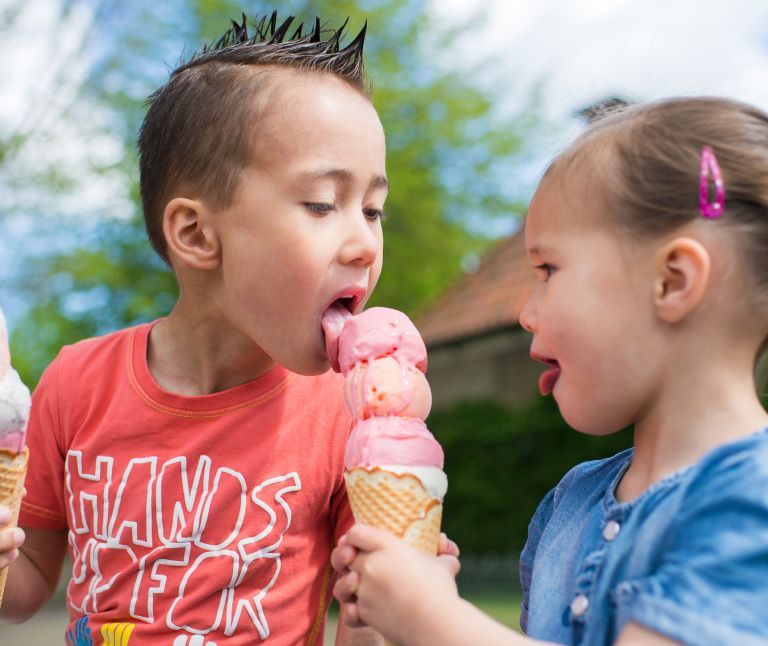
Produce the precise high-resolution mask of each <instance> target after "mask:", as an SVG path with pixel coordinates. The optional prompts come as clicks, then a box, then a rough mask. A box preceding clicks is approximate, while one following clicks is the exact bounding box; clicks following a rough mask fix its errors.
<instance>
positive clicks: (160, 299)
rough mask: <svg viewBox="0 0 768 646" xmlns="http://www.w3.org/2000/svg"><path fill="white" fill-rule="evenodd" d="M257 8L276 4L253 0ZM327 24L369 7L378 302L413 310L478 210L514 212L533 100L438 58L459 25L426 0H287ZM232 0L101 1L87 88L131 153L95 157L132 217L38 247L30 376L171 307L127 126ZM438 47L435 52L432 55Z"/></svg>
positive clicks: (471, 233) (468, 243)
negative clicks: (512, 95)
mask: <svg viewBox="0 0 768 646" xmlns="http://www.w3.org/2000/svg"><path fill="white" fill-rule="evenodd" d="M250 11H251V12H252V13H253V14H254V15H256V14H259V13H269V12H270V11H271V8H270V7H269V6H267V5H266V4H264V3H257V4H256V6H255V7H253V8H251V9H250ZM289 12H290V13H292V14H294V15H297V16H301V17H303V18H304V19H305V20H306V21H307V22H311V21H312V20H314V16H315V15H318V16H321V17H323V18H326V17H328V18H329V25H330V26H335V25H336V24H337V23H338V21H339V18H340V17H344V16H349V18H350V20H349V25H348V27H349V29H348V31H349V33H350V34H354V33H356V32H357V30H358V29H360V28H361V27H362V25H363V24H364V21H365V20H366V19H367V21H368V25H369V33H368V38H367V44H366V51H367V54H366V56H367V58H366V63H367V66H368V72H369V76H370V77H371V80H372V85H373V89H374V103H375V105H376V108H377V109H378V111H379V113H380V115H381V119H382V122H383V124H384V127H385V131H386V132H387V145H388V175H389V179H390V184H391V191H390V197H389V198H388V201H387V205H386V211H387V214H388V219H387V221H386V222H385V263H384V272H383V275H382V278H381V281H380V283H379V287H378V288H377V292H376V294H375V296H374V299H373V301H372V302H375V303H379V304H386V305H389V306H392V307H396V308H399V309H402V310H404V311H406V312H408V313H410V314H412V315H413V314H417V313H418V311H419V310H420V308H422V307H424V305H425V304H427V303H429V302H430V301H431V300H432V299H434V298H435V297H436V296H437V295H438V294H439V293H440V292H441V290H442V289H444V288H445V286H446V285H447V284H449V283H450V282H451V281H452V280H454V279H455V278H456V277H457V276H458V275H459V274H460V273H461V272H462V260H463V259H464V258H465V257H467V255H468V254H472V253H476V252H478V251H480V250H482V249H483V248H484V246H485V245H487V243H488V241H489V237H490V236H489V235H487V234H486V233H485V231H484V230H483V226H482V225H483V223H485V222H488V221H491V220H493V219H494V218H499V217H509V216H510V214H514V213H516V212H517V213H519V212H520V210H521V205H520V203H519V201H517V200H516V193H515V188H517V189H518V190H519V188H520V187H519V186H518V187H515V185H514V183H510V182H509V181H508V180H506V178H507V177H510V176H513V175H514V174H513V173H512V168H514V164H515V162H516V161H517V162H518V163H519V160H520V153H521V150H522V145H523V141H524V138H525V136H526V135H527V132H528V130H529V129H530V128H531V127H532V126H534V125H535V120H534V119H533V118H532V117H531V115H532V114H533V110H532V106H526V109H525V110H522V111H521V112H520V116H519V117H518V118H515V119H510V118H506V119H504V118H501V117H500V116H499V115H498V114H497V113H496V112H497V111H496V110H495V109H494V105H495V103H494V101H495V100H498V96H497V94H496V92H495V91H494V90H493V89H489V86H488V84H486V86H482V85H480V84H479V83H475V82H474V81H473V80H472V79H473V74H472V72H471V71H467V70H460V69H451V68H449V67H448V66H447V63H446V62H445V57H440V56H437V55H436V54H435V53H436V52H445V51H449V49H450V47H451V45H452V43H453V42H454V39H455V38H456V36H457V33H456V32H455V30H454V31H452V30H447V29H445V28H443V27H441V26H440V25H438V24H436V23H435V21H434V20H433V18H432V16H431V14H430V11H429V5H428V3H427V2H425V1H423V0H390V1H388V2H381V1H374V0H368V1H363V0H360V1H359V2H358V3H353V2H348V1H343V0H327V1H325V2H306V1H302V0H294V1H290V2H283V3H281V14H288V13H289ZM239 15H240V5H238V4H236V3H234V2H231V1H228V0H183V1H182V0H174V1H172V2H168V3H164V4H163V7H162V9H159V8H158V5H157V3H151V2H148V1H147V0H138V1H137V2H132V3H119V4H118V3H114V4H113V3H110V4H108V5H107V4H105V5H103V6H100V7H99V12H98V16H97V20H95V21H94V24H93V27H92V29H93V33H92V35H91V39H90V43H91V47H92V50H90V51H92V52H93V51H95V52H96V53H97V54H98V55H94V63H93V64H92V67H91V69H90V73H89V75H88V78H87V82H86V84H85V87H84V89H83V93H84V95H85V96H86V98H87V100H88V101H89V102H90V103H91V104H92V105H98V106H101V107H102V108H104V109H107V110H109V114H111V115H112V119H111V121H110V127H111V131H112V133H113V134H114V136H117V137H119V138H120V140H121V141H122V145H123V146H124V150H125V154H124V155H123V156H122V157H121V158H120V159H119V160H118V161H116V162H113V163H110V164H109V165H105V166H103V167H101V168H98V169H97V170H98V171H99V172H101V173H115V172H117V173H119V174H120V175H121V176H122V177H123V178H125V182H124V185H125V187H126V188H125V191H126V193H127V196H126V197H127V198H128V199H129V200H130V203H131V204H132V205H133V213H132V215H131V216H130V217H128V218H123V219H110V218H108V217H107V218H104V219H101V220H98V221H95V222H92V223H91V224H90V225H89V226H88V227H82V228H81V229H78V232H77V235H78V242H79V243H78V244H77V245H74V246H73V247H68V248H66V249H65V250H64V251H63V252H56V253H51V254H46V255H44V256H43V257H40V258H37V259H36V261H35V263H34V264H33V265H31V267H32V269H31V270H29V271H26V272H25V275H24V277H23V284H22V285H21V287H22V290H23V292H24V293H25V294H26V295H27V296H28V298H29V300H30V301H31V302H32V303H33V306H32V307H31V308H30V309H29V311H28V313H27V315H26V317H25V319H23V320H22V321H20V322H19V324H18V325H17V326H16V329H15V331H14V335H13V344H14V351H15V353H16V356H17V357H18V360H19V367H20V370H21V371H22V373H23V375H24V377H25V378H26V379H27V380H29V381H30V382H32V383H34V382H35V380H36V379H37V377H38V376H39V374H40V372H41V370H42V369H43V368H44V366H45V365H47V363H48V362H49V361H50V359H51V358H52V357H53V355H54V354H55V352H56V351H57V350H58V348H59V347H60V346H61V345H62V344H63V343H68V342H71V341H74V340H76V339H78V338H82V337H85V336H89V335H93V334H96V333H101V332H105V331H108V330H112V329H116V328H118V327H122V326H125V325H130V324H133V323H137V322H139V321H145V320H148V319H151V318H152V317H155V316H158V315H160V314H163V313H165V312H167V311H168V309H169V306H170V304H171V303H172V302H173V300H174V297H175V293H176V292H175V285H174V281H173V279H172V276H170V274H169V272H168V271H167V269H165V268H164V267H163V266H162V265H161V263H160V262H159V261H158V260H156V259H154V257H153V256H152V254H151V251H150V249H149V246H148V244H147V243H146V241H145V240H144V234H143V223H142V220H141V217H140V210H139V201H138V191H137V169H136V153H135V144H134V140H135V134H136V132H137V129H138V125H139V123H140V121H141V118H142V116H143V102H144V100H145V98H146V96H148V95H149V94H150V93H151V92H152V91H153V90H154V89H155V88H156V87H157V86H159V85H160V84H161V83H163V82H165V80H166V79H167V75H168V68H169V67H173V66H174V65H175V64H176V62H177V61H178V58H179V54H180V53H181V52H182V50H186V53H187V55H189V53H191V51H194V50H195V49H196V48H197V47H199V46H200V44H201V43H202V42H204V41H206V40H210V39H212V38H214V37H216V36H217V35H219V34H220V33H221V32H222V31H223V29H224V28H225V27H226V26H227V19H228V17H239ZM441 58H442V59H443V63H440V60H441Z"/></svg>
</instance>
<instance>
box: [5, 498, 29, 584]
mask: <svg viewBox="0 0 768 646" xmlns="http://www.w3.org/2000/svg"><path fill="white" fill-rule="evenodd" d="M12 519H13V514H12V513H11V510H10V509H9V508H8V507H6V506H4V505H0V570H4V569H5V568H7V567H8V566H9V565H10V564H11V563H13V562H14V561H15V560H16V559H17V558H19V548H20V547H21V546H22V544H23V543H24V530H23V529H21V528H20V527H10V524H11V520H12Z"/></svg>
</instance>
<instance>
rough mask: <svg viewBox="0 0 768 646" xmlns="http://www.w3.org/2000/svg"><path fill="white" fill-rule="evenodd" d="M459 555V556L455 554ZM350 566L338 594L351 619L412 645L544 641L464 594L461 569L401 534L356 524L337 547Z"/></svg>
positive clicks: (340, 561)
mask: <svg viewBox="0 0 768 646" xmlns="http://www.w3.org/2000/svg"><path fill="white" fill-rule="evenodd" d="M454 560H455V559H454ZM332 561H333V566H334V568H336V570H338V571H340V572H345V575H344V576H342V577H341V578H340V579H339V581H338V582H337V584H336V588H335V594H336V596H337V597H338V599H339V601H341V602H342V603H343V604H347V614H348V619H349V621H352V622H356V621H362V622H364V623H366V624H368V625H370V626H373V627H374V628H376V629H377V630H378V631H380V632H381V633H382V634H383V635H384V636H385V637H387V638H388V639H391V640H392V641H394V642H397V643H398V644H403V645H407V646H421V645H422V644H423V645H424V646H431V645H433V644H442V645H444V646H453V645H456V646H463V645H464V644H484V645H486V644H487V645H488V646H495V645H496V644H498V645H499V646H502V645H504V646H514V645H515V644H520V645H533V644H543V643H544V642H539V641H535V640H533V639H530V638H528V637H525V636H523V635H520V634H519V633H517V632H515V631H513V630H510V629H509V628H507V627H505V626H503V625H502V624H500V623H498V622H497V621H495V620H493V619H491V618H490V617H488V616H487V615H486V614H484V613H483V612H481V611H480V610H478V609H477V608H476V607H475V606H473V605H472V604H470V603H469V602H467V601H465V600H463V599H461V598H460V597H459V595H458V591H457V588H456V582H455V580H454V577H455V574H456V572H455V570H454V571H453V572H452V571H451V566H450V562H449V567H445V565H444V564H443V563H442V562H441V560H440V559H439V558H434V557H429V556H426V555H425V554H422V553H420V552H418V551H416V550H415V549H413V548H412V547H410V546H409V545H407V544H406V543H404V542H403V541H401V540H399V539H398V538H396V537H395V536H393V535H391V534H389V533H388V532H384V531H381V530H377V529H374V528H372V527H366V526H364V525H355V526H354V527H353V528H352V529H351V530H350V531H349V533H348V534H347V535H346V538H345V540H344V541H342V542H341V543H340V545H339V547H338V548H337V549H336V550H335V551H334V554H333V557H332Z"/></svg>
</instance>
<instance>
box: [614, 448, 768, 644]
mask: <svg viewBox="0 0 768 646" xmlns="http://www.w3.org/2000/svg"><path fill="white" fill-rule="evenodd" d="M766 580H768V460H766V455H765V452H763V454H762V456H760V455H755V454H751V455H750V454H746V455H745V454H742V455H741V456H731V458H729V459H726V460H723V461H721V462H720V463H719V464H718V465H716V466H714V467H712V468H710V469H706V470H703V471H702V473H701V476H700V477H698V478H697V479H696V480H695V481H694V482H692V483H691V485H690V489H689V491H688V492H687V495H686V497H685V501H684V503H683V505H682V506H681V509H680V514H679V518H678V519H677V522H676V523H675V524H674V526H673V528H672V529H671V531H670V532H669V534H668V536H667V539H666V544H665V546H664V548H663V552H662V557H661V561H660V563H659V566H658V568H656V569H655V571H654V572H653V574H652V575H650V576H648V577H645V578H642V579H639V580H632V581H625V582H622V583H620V584H619V585H618V586H617V588H616V591H615V592H616V601H617V619H618V624H617V625H618V626H623V625H624V624H625V623H626V622H628V621H635V622H637V623H639V624H642V625H643V626H646V627H647V628H650V629H652V630H655V631H657V632H659V633H661V634H663V635H666V636H667V637H669V638H671V639H675V640H678V641H680V642H683V643H695V644H701V645H705V644H712V645H715V644H740V645H742V646H743V645H750V644H755V645H757V644H758V643H759V644H765V643H766V636H768V612H766V608H768V585H766Z"/></svg>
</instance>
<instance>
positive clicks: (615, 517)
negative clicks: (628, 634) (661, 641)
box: [520, 429, 768, 646]
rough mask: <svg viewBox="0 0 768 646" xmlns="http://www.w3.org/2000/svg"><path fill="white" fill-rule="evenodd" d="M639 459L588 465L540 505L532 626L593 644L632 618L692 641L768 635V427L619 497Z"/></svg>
mask: <svg viewBox="0 0 768 646" xmlns="http://www.w3.org/2000/svg"><path fill="white" fill-rule="evenodd" d="M631 460H632V450H631V449H630V450H628V451H624V452H622V453H619V454H618V455H615V456H614V457H612V458H608V459H606V460H598V461H594V462H585V463H583V464H580V465H578V466H577V467H575V468H574V469H572V470H571V471H570V472H568V474H567V475H566V476H565V477H564V478H563V479H562V480H561V481H560V483H559V484H558V485H557V487H555V488H554V489H553V490H552V491H550V492H549V493H548V494H547V496H546V497H545V498H544V500H543V501H542V502H541V504H540V505H539V508H538V509H537V511H536V513H535V515H534V517H533V519H532V520H531V524H530V526H529V528H528V541H527V542H526V545H525V548H524V549H523V552H522V554H521V555H520V579H521V582H522V586H523V604H522V614H521V626H522V628H523V630H524V631H525V632H526V633H527V634H528V635H530V636H531V637H536V638H539V639H547V640H550V641H554V642H558V643H563V644H579V645H582V644H583V645H590V646H591V645H597V644H611V643H613V642H614V641H615V639H616V638H617V637H618V635H619V634H620V632H621V629H622V628H623V627H624V625H625V624H627V623H628V622H630V621H634V622H636V623H638V624H641V625H643V626H645V627H647V628H649V629H651V630H654V631H656V632H658V633H661V634H663V635H665V636H667V637H669V638H670V639H673V640H677V641H679V642H681V643H684V644H696V645H707V644H712V645H717V646H722V645H723V644H738V645H739V646H751V645H757V644H761V645H763V646H765V645H766V644H768V429H764V430H762V431H760V432H758V433H756V434H754V435H751V436H750V437H748V438H745V439H742V440H738V441H736V442H732V443H729V444H726V445H723V446H720V447H717V448H716V449H714V450H712V451H711V452H710V453H708V454H707V455H705V456H704V457H703V458H702V459H700V460H699V461H698V462H697V463H696V464H694V465H692V466H689V467H687V468H685V469H682V470H680V471H678V472H676V473H674V474H672V475H670V476H669V477H667V478H665V479H664V480H661V481H659V482H657V483H655V484H654V485H653V486H651V487H650V488H649V489H648V490H647V491H645V492H644V493H642V494H641V495H640V496H638V497H637V498H636V499H635V500H632V501H631V502H618V501H617V500H616V497H615V495H614V494H615V491H616V487H617V485H618V483H619V481H620V480H621V476H622V475H623V474H624V472H625V471H626V469H627V467H628V466H629V464H630V462H631Z"/></svg>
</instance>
